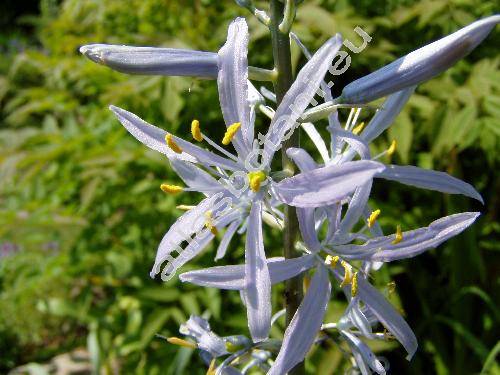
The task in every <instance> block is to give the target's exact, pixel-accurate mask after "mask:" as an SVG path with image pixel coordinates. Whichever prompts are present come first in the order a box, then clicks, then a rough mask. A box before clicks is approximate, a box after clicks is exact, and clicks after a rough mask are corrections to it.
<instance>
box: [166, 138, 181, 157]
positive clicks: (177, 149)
mask: <svg viewBox="0 0 500 375" xmlns="http://www.w3.org/2000/svg"><path fill="white" fill-rule="evenodd" d="M165 142H167V146H168V147H170V149H171V150H172V151H173V152H175V153H177V154H182V148H181V146H179V145H178V144H177V143H175V141H174V137H173V136H172V134H167V135H166V136H165Z"/></svg>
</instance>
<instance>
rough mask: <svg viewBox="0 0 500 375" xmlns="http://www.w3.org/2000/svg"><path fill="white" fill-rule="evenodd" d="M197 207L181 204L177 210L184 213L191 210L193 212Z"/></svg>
mask: <svg viewBox="0 0 500 375" xmlns="http://www.w3.org/2000/svg"><path fill="white" fill-rule="evenodd" d="M195 207H196V206H188V205H186V204H180V205H178V206H177V207H175V208H177V209H178V210H182V211H189V210H192V209H193V208H195Z"/></svg>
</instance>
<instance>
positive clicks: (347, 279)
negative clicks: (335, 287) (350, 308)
mask: <svg viewBox="0 0 500 375" xmlns="http://www.w3.org/2000/svg"><path fill="white" fill-rule="evenodd" d="M340 265H341V266H342V267H344V279H343V280H342V282H341V283H340V287H341V288H343V287H345V286H346V285H349V284H350V283H351V281H352V277H353V275H352V267H351V265H350V264H349V263H347V262H346V261H345V260H342V261H340Z"/></svg>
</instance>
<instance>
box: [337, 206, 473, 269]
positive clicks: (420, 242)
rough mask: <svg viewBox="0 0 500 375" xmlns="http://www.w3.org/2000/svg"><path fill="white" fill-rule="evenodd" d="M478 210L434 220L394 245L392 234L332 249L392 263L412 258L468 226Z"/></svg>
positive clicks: (406, 234) (349, 257)
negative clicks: (361, 243)
mask: <svg viewBox="0 0 500 375" xmlns="http://www.w3.org/2000/svg"><path fill="white" fill-rule="evenodd" d="M479 215H480V214H479V212H463V213H460V214H454V215H449V216H445V217H443V218H441V219H438V220H436V221H433V222H432V223H431V224H430V225H429V226H428V227H424V228H418V229H415V230H411V231H407V232H403V233H402V236H403V240H402V241H401V242H399V243H397V244H393V243H392V242H393V241H394V238H395V237H394V235H390V236H384V237H377V238H373V239H371V240H369V241H367V242H366V243H365V244H363V245H338V246H336V247H335V251H336V252H338V253H339V254H340V255H342V257H343V258H345V259H362V260H367V261H377V262H391V261H394V260H399V259H406V258H412V257H414V256H417V255H419V254H421V253H423V252H424V251H426V250H429V249H433V248H435V247H437V246H438V245H440V244H441V243H443V242H444V241H446V240H448V239H449V238H451V237H454V236H456V235H458V234H459V233H461V232H463V231H464V230H465V229H467V228H468V227H469V226H470V225H472V223H474V221H475V220H476V219H477V218H478V216H479Z"/></svg>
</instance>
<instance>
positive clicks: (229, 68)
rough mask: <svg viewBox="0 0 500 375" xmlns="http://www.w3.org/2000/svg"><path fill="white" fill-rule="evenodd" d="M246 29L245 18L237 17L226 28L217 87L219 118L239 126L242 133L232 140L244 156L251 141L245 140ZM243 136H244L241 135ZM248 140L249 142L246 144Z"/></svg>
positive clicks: (247, 112) (247, 122) (247, 121)
mask: <svg viewBox="0 0 500 375" xmlns="http://www.w3.org/2000/svg"><path fill="white" fill-rule="evenodd" d="M248 39H249V35H248V26H247V23H246V21H245V19H244V18H241V17H239V18H236V19H235V20H234V21H233V22H231V24H230V25H229V30H228V33H227V41H226V44H224V46H223V47H222V48H221V49H220V51H219V74H218V78H217V87H218V89H219V100H220V105H221V109H222V115H223V116H224V121H225V123H226V126H229V125H232V124H234V123H235V122H240V123H241V133H240V132H238V133H237V135H236V136H235V137H234V138H233V144H234V146H235V148H236V150H237V151H238V153H239V154H240V156H245V155H246V153H248V151H249V150H250V149H251V147H252V144H251V141H252V140H253V136H252V139H250V138H249V137H248V133H249V130H250V129H249V128H250V107H249V105H248V83H247V82H248V60H247V53H248ZM242 134H243V136H242ZM248 141H250V143H248Z"/></svg>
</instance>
